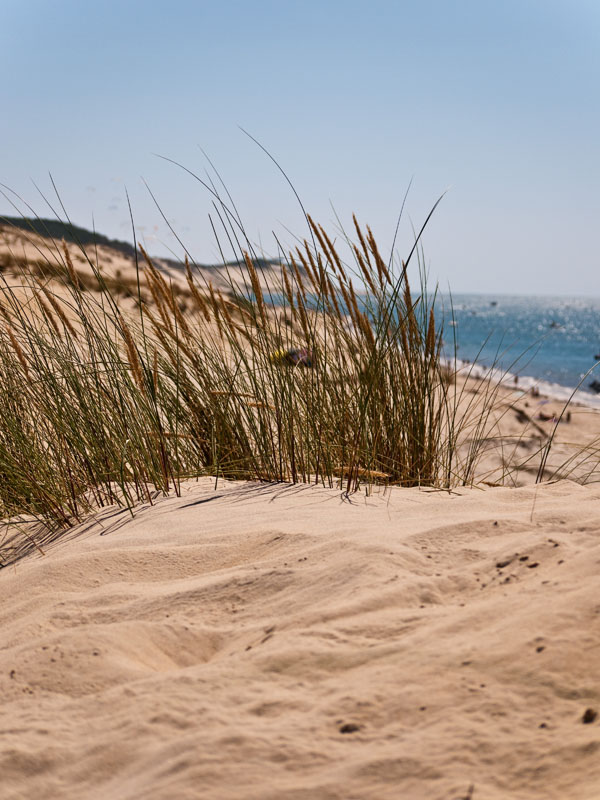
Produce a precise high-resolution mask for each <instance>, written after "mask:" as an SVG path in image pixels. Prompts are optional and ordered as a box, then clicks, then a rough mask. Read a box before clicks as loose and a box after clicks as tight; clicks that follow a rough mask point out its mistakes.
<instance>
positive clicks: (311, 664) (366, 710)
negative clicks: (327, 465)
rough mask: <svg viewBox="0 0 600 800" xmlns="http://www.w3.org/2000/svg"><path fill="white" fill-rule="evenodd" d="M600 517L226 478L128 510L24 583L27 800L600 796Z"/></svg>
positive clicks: (11, 654)
mask: <svg viewBox="0 0 600 800" xmlns="http://www.w3.org/2000/svg"><path fill="white" fill-rule="evenodd" d="M599 500H600V489H599V488H597V487H595V488H594V487H583V486H580V485H577V484H575V483H572V482H570V481H562V482H557V483H553V484H544V485H540V486H538V487H523V488H517V489H510V488H489V487H488V488H486V489H485V490H484V489H480V488H472V489H460V490H457V491H454V492H438V491H430V490H425V489H409V490H399V489H393V490H391V491H389V492H387V493H385V494H384V493H381V494H376V495H374V496H372V497H370V498H365V497H362V496H359V495H355V496H353V497H350V498H344V497H342V496H340V493H339V492H338V491H336V490H332V489H324V488H322V487H306V486H304V487H301V486H295V487H294V486H285V485H256V484H251V483H223V482H220V483H219V484H218V485H217V488H216V489H215V487H214V481H212V480H210V479H202V480H200V481H199V482H192V483H188V484H186V485H185V487H184V491H183V492H182V496H181V497H180V498H175V497H173V498H167V499H162V500H160V501H158V502H157V503H156V505H154V506H153V507H150V506H148V507H145V508H141V509H140V510H139V511H138V512H137V514H136V516H135V518H134V519H131V518H130V516H129V514H128V513H127V512H125V511H123V510H116V509H112V510H107V511H105V512H103V513H102V514H99V515H98V517H97V519H96V520H95V521H90V522H89V523H87V524H85V525H82V526H79V528H76V529H74V530H73V531H72V532H71V533H70V534H69V535H68V536H66V537H65V538H63V539H62V540H60V541H59V542H58V543H56V544H54V545H52V546H51V547H50V548H49V549H48V550H47V552H46V555H45V556H41V555H40V554H37V555H35V556H30V557H28V558H27V559H26V560H24V561H21V562H20V563H18V564H17V565H16V566H14V567H9V568H7V569H4V570H2V571H1V573H0V596H1V598H2V599H1V603H0V608H1V617H0V619H1V622H0V624H1V630H2V635H1V641H2V649H1V650H0V694H1V696H2V699H3V702H2V708H1V711H0V715H1V721H0V729H1V731H2V735H1V742H2V744H1V754H0V759H1V760H0V764H1V767H2V786H3V789H2V796H3V798H6V800H21V799H23V800H25V798H30V797H45V798H49V799H50V798H57V800H58V798H60V799H61V800H68V799H70V798H73V800H75V798H77V799H78V800H79V799H85V800H92V799H94V800H100V798H109V797H110V798H118V799H119V800H121V799H122V800H125V799H128V800H129V799H130V800H134V799H137V798H140V797H145V798H150V799H151V800H159V799H162V798H165V799H166V798H173V797H177V798H197V797H203V798H204V797H205V798H215V800H221V799H223V800H227V799H228V798H232V799H233V798H248V799H250V798H256V800H258V798H260V799H261V800H263V799H264V798H272V799H273V800H275V799H276V798H318V799H319V800H321V798H322V799H323V800H325V798H340V799H341V798H344V800H348V799H349V798H353V799H355V800H363V798H374V799H375V798H377V799H379V798H398V797H410V798H415V800H419V799H420V798H423V800H425V798H428V799H429V798H436V799H437V798H439V800H459V798H460V799H461V800H462V798H475V800H477V798H482V800H483V799H484V798H485V800H496V799H497V800H506V798H519V800H534V799H535V800H538V798H539V800H542V799H543V800H550V799H551V798H556V799H557V800H564V798H567V797H568V798H570V800H594V798H596V797H598V792H599V791H600V766H599V765H600V760H599V758H598V753H599V751H600V717H595V716H594V714H595V712H597V711H600V690H599V686H600V681H599V678H600V673H599V664H600V661H599V655H600V628H599V626H598V623H599V620H600V605H599V597H600V591H599V590H600V581H599V578H598V564H599V563H600V540H599V538H598V530H599V528H598V511H597V509H598V501H599ZM584 720H589V721H587V722H585V721H584Z"/></svg>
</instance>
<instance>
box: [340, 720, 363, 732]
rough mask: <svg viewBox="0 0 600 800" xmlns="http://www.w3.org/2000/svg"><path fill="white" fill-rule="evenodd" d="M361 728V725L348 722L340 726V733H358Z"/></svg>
mask: <svg viewBox="0 0 600 800" xmlns="http://www.w3.org/2000/svg"><path fill="white" fill-rule="evenodd" d="M359 730H360V725H356V724H355V723H354V722H346V723H344V724H343V725H342V726H341V727H340V733H356V731H359Z"/></svg>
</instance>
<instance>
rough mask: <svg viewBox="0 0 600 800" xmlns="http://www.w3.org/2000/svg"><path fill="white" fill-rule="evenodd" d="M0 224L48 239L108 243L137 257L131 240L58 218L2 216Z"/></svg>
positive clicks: (81, 242)
mask: <svg viewBox="0 0 600 800" xmlns="http://www.w3.org/2000/svg"><path fill="white" fill-rule="evenodd" d="M0 224H5V225H9V226H11V227H13V228H21V229H22V230H24V231H28V232H30V233H37V234H38V235H39V236H43V237H45V238H48V239H58V240H59V241H60V240H61V239H64V240H65V241H66V242H73V243H74V244H79V245H82V246H83V247H87V246H88V245H106V246H108V247H111V248H112V249H113V250H118V251H119V252H120V253H124V254H125V255H128V256H131V257H132V258H135V248H134V247H133V245H131V244H129V242H122V241H119V240H118V239H110V238H109V237H108V236H104V235H103V234H102V233H98V232H97V231H89V230H87V229H86V228H81V227H79V225H72V224H71V223H68V222H62V221H61V220H57V219H42V218H40V217H35V218H32V217H3V216H0Z"/></svg>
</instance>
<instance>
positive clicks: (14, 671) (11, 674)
mask: <svg viewBox="0 0 600 800" xmlns="http://www.w3.org/2000/svg"><path fill="white" fill-rule="evenodd" d="M8 674H9V675H10V677H11V678H14V677H15V675H16V674H17V672H16V670H14V669H11V671H10V672H9V673H8Z"/></svg>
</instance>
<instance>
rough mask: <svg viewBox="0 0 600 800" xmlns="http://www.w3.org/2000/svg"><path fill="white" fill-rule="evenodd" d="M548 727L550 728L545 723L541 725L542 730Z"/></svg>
mask: <svg viewBox="0 0 600 800" xmlns="http://www.w3.org/2000/svg"><path fill="white" fill-rule="evenodd" d="M547 727H548V726H547V725H546V723H545V722H542V724H541V725H540V728H547Z"/></svg>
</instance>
